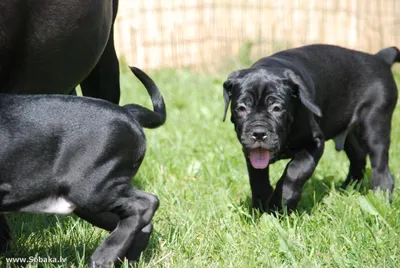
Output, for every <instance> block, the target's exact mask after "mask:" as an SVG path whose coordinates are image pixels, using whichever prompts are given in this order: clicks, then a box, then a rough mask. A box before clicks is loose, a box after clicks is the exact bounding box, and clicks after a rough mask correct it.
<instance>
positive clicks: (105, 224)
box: [74, 208, 153, 261]
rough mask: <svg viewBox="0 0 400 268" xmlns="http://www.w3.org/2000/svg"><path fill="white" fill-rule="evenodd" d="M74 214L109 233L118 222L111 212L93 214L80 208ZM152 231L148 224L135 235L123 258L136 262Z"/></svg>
mask: <svg viewBox="0 0 400 268" xmlns="http://www.w3.org/2000/svg"><path fill="white" fill-rule="evenodd" d="M74 213H75V214H76V215H77V216H78V217H80V218H81V219H83V220H85V221H87V222H89V223H91V224H93V225H94V226H97V227H99V228H102V229H104V230H107V231H109V232H112V231H114V229H115V228H116V227H117V225H118V222H119V216H118V215H117V214H115V213H112V212H103V213H94V212H90V211H88V210H84V209H82V208H76V209H75V210H74ZM152 231H153V225H152V224H151V223H149V224H148V225H146V226H145V227H143V229H142V230H140V232H139V233H138V234H137V235H136V237H135V240H134V241H133V242H132V244H131V245H130V246H129V248H128V250H127V251H126V254H125V257H126V258H127V259H128V260H129V261H137V260H138V259H139V257H140V254H141V253H142V252H143V251H144V250H145V249H146V247H147V245H148V244H149V239H150V235H151V233H152Z"/></svg>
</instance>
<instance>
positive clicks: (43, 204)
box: [19, 196, 76, 214]
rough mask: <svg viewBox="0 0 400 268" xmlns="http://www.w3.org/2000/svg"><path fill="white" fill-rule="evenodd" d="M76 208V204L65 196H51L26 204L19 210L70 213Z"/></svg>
mask: <svg viewBox="0 0 400 268" xmlns="http://www.w3.org/2000/svg"><path fill="white" fill-rule="evenodd" d="M75 208H76V205H75V204H74V203H72V202H71V201H70V200H68V199H66V198H64V197H61V196H59V197H49V198H46V199H43V200H40V201H37V202H35V203H33V204H30V205H28V206H25V207H23V208H21V209H19V211H21V212H37V213H55V214H70V213H72V212H73V211H74V210H75Z"/></svg>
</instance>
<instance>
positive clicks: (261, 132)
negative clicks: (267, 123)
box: [251, 127, 267, 141]
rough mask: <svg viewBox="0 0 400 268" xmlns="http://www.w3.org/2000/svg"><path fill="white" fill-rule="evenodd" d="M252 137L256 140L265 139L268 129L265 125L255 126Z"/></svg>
mask: <svg viewBox="0 0 400 268" xmlns="http://www.w3.org/2000/svg"><path fill="white" fill-rule="evenodd" d="M251 138H252V139H253V140H254V141H263V140H265V139H266V138H267V130H266V129H265V128H263V127H255V128H254V129H253V131H252V132H251Z"/></svg>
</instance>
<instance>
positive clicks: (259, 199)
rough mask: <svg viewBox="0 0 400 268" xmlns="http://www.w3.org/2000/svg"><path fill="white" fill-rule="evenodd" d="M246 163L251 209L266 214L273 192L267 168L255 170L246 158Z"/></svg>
mask: <svg viewBox="0 0 400 268" xmlns="http://www.w3.org/2000/svg"><path fill="white" fill-rule="evenodd" d="M246 161H247V170H248V172H249V177H250V187H251V197H252V201H253V208H255V209H259V210H261V211H262V212H267V203H268V200H269V198H270V197H271V195H272V192H273V188H272V186H271V184H270V182H269V167H266V168H265V169H255V168H254V167H253V166H252V165H251V163H250V160H249V159H247V158H246Z"/></svg>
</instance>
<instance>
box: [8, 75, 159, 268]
mask: <svg viewBox="0 0 400 268" xmlns="http://www.w3.org/2000/svg"><path fill="white" fill-rule="evenodd" d="M131 70H132V71H133V73H134V74H135V75H136V76H137V77H138V78H139V80H140V81H141V82H142V83H143V84H144V86H145V87H146V89H147V91H148V93H149V94H150V96H151V100H152V103H153V107H154V112H153V111H150V110H148V109H146V108H144V107H142V106H140V105H135V104H129V105H125V106H123V107H120V106H117V105H115V104H112V103H110V102H107V101H103V100H99V99H93V98H83V97H75V96H60V95H7V94H0V107H1V108H0V125H1V128H0V140H1V144H2V146H1V148H0V212H18V211H24V212H47V213H59V214H68V213H72V212H75V213H76V214H77V215H79V216H80V217H82V218H83V219H85V220H87V221H89V222H91V223H93V224H95V225H97V226H101V227H103V228H105V229H107V230H109V231H112V233H111V234H110V235H109V236H108V237H107V238H106V239H105V241H104V242H103V243H102V244H101V245H100V246H99V247H98V248H97V249H96V251H95V252H94V253H93V255H92V257H91V261H90V262H91V266H101V267H109V266H110V265H111V264H112V263H113V262H116V261H117V260H118V258H123V257H124V256H127V257H128V258H136V257H137V256H138V255H139V254H140V251H141V250H143V249H144V248H145V247H146V246H147V242H148V238H149V236H150V233H151V229H152V225H151V219H152V217H153V215H154V213H155V211H156V210H157V208H158V205H159V201H158V199H157V197H155V196H154V195H151V194H148V193H145V192H142V191H139V190H136V189H133V188H132V185H131V179H132V176H134V175H135V174H136V172H137V171H138V169H139V166H140V164H141V162H142V160H143V158H144V155H145V150H146V138H145V135H144V132H143V129H142V127H147V128H155V127H158V126H160V125H162V124H163V123H164V122H165V119H166V110H165V104H164V100H163V97H162V95H161V93H160V92H159V90H158V88H157V86H156V85H155V84H154V82H153V81H152V80H151V78H149V77H148V76H147V75H146V74H145V73H144V72H142V71H141V70H139V69H137V68H131Z"/></svg>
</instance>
